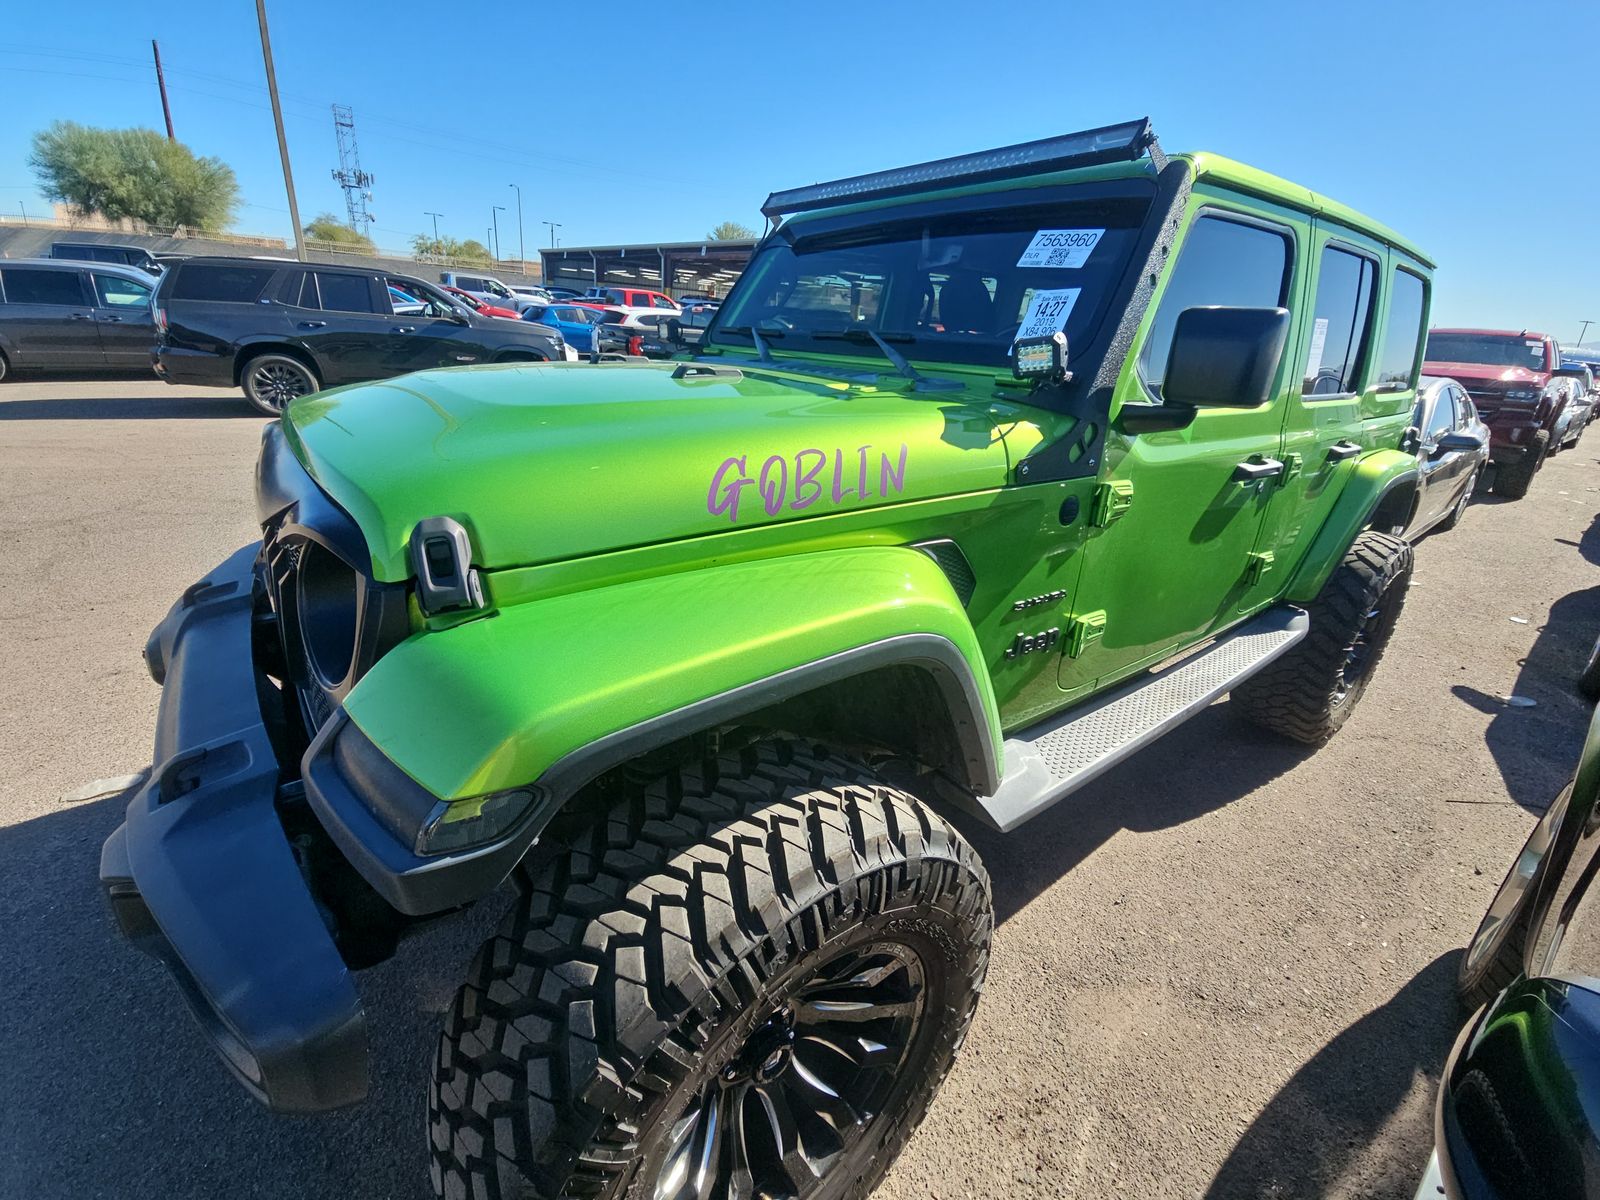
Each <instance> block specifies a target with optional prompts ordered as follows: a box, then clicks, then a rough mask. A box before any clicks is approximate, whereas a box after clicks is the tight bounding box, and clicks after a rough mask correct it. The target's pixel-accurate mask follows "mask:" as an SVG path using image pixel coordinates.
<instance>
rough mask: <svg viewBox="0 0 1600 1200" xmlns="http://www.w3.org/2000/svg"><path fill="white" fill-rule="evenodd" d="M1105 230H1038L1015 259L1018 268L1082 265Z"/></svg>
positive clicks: (1087, 259)
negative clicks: (1020, 254) (1020, 255)
mask: <svg viewBox="0 0 1600 1200" xmlns="http://www.w3.org/2000/svg"><path fill="white" fill-rule="evenodd" d="M1105 232H1106V231H1105V230H1104V229H1041V230H1039V232H1038V233H1036V234H1034V235H1033V241H1031V242H1029V243H1028V248H1027V249H1026V250H1024V251H1023V252H1022V257H1021V258H1019V259H1017V266H1019V267H1066V268H1072V267H1081V266H1083V264H1084V263H1086V262H1088V261H1089V255H1090V254H1092V253H1093V252H1094V248H1095V247H1096V246H1098V245H1099V244H1100V239H1101V238H1102V237H1104V236H1105Z"/></svg>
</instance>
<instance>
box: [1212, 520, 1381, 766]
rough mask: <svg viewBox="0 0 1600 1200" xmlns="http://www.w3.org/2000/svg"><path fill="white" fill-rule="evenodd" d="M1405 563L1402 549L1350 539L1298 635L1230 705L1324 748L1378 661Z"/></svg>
mask: <svg viewBox="0 0 1600 1200" xmlns="http://www.w3.org/2000/svg"><path fill="white" fill-rule="evenodd" d="M1411 563H1412V556H1411V545H1410V543H1409V542H1406V541H1404V540H1403V539H1401V538H1398V537H1394V536H1392V535H1390V534H1387V533H1378V532H1376V531H1375V530H1368V531H1367V532H1365V533H1363V534H1361V535H1360V536H1358V537H1357V538H1356V540H1355V541H1354V542H1352V543H1351V545H1350V549H1348V550H1346V551H1345V555H1344V559H1343V561H1341V562H1340V564H1339V565H1338V566H1337V567H1336V568H1334V572H1333V574H1332V575H1331V576H1329V577H1328V582H1327V583H1325V584H1323V586H1322V591H1321V592H1320V593H1318V595H1317V598H1316V599H1315V600H1313V601H1312V602H1311V603H1310V604H1308V605H1306V612H1307V615H1309V616H1310V618H1311V628H1310V630H1309V631H1308V632H1307V633H1306V636H1305V637H1303V638H1301V639H1300V641H1299V642H1297V643H1296V644H1295V645H1294V647H1293V648H1292V649H1290V650H1289V652H1288V653H1286V654H1285V655H1283V657H1281V658H1279V659H1278V660H1277V661H1276V662H1274V663H1272V664H1271V665H1269V666H1268V667H1266V668H1265V669H1264V670H1262V671H1260V672H1258V673H1257V674H1255V675H1252V676H1251V677H1250V678H1249V679H1247V680H1245V681H1244V683H1242V684H1240V685H1239V686H1238V687H1237V688H1235V689H1234V691H1233V702H1234V703H1235V704H1237V705H1239V707H1240V709H1241V710H1242V711H1243V713H1244V715H1245V716H1246V717H1248V718H1249V719H1250V720H1251V721H1254V722H1255V723H1256V724H1257V725H1261V726H1264V727H1265V728H1267V729H1270V730H1272V731H1273V732H1275V733H1281V734H1283V735H1284V736H1285V737H1290V738H1293V739H1294V740H1295V741H1297V742H1305V743H1306V744H1307V745H1311V746H1320V745H1321V744H1322V743H1323V742H1326V741H1327V740H1328V739H1329V738H1331V737H1332V736H1333V735H1334V734H1335V733H1337V732H1338V731H1339V729H1340V727H1341V726H1343V725H1344V723H1345V721H1346V720H1347V719H1348V718H1349V716H1350V712H1351V710H1352V709H1354V708H1355V706H1356V702H1357V701H1358V700H1360V699H1361V695H1362V693H1363V692H1364V691H1366V687H1367V683H1368V681H1369V680H1370V679H1371V678H1372V673H1373V672H1374V671H1375V670H1377V667H1378V663H1379V661H1380V660H1381V659H1382V658H1383V651H1384V648H1385V647H1386V646H1387V645H1388V644H1389V635H1390V634H1391V633H1393V632H1394V625H1395V621H1396V620H1397V619H1398V618H1399V616H1400V609H1401V606H1402V605H1403V604H1404V603H1405V596H1406V589H1407V588H1408V587H1410V585H1411ZM1357 666H1359V673H1357V671H1356V670H1354V669H1353V668H1356V667H1357Z"/></svg>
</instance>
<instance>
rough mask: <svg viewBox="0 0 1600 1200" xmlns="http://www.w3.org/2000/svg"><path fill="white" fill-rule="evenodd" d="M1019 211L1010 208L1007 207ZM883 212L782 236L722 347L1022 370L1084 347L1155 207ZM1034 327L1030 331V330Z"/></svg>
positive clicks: (757, 268) (758, 261)
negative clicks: (1032, 361)
mask: <svg viewBox="0 0 1600 1200" xmlns="http://www.w3.org/2000/svg"><path fill="white" fill-rule="evenodd" d="M1001 200H1009V201H1010V203H1009V205H1008V206H1001V204H999V203H997V201H1001ZM965 203H967V204H973V203H983V204H984V205H985V207H984V208H982V209H977V210H974V209H971V208H968V209H965V210H956V211H951V210H950V207H949V203H948V202H944V203H943V204H940V205H938V206H937V208H938V210H937V211H935V205H934V204H932V203H929V204H926V205H923V206H921V207H922V208H923V209H924V210H925V211H924V212H921V213H917V212H907V211H903V210H901V211H889V212H871V213H860V214H853V215H851V216H849V217H844V218H835V219H832V220H830V219H827V218H822V219H819V220H815V221H797V222H794V223H793V225H792V226H783V227H780V228H779V230H778V232H777V234H776V235H775V236H774V237H773V238H772V239H770V240H769V241H768V242H767V243H766V244H765V245H764V246H763V247H762V248H761V249H760V250H759V251H758V252H757V254H756V257H755V259H754V260H753V261H752V262H751V264H750V266H749V268H748V269H746V271H745V273H744V275H743V277H742V278H741V279H740V281H739V283H738V285H737V286H736V287H735V289H734V291H733V294H732V295H731V296H730V297H729V298H728V302H727V303H726V304H724V305H723V306H722V310H721V312H720V313H719V314H718V315H717V318H716V321H715V323H714V325H713V326H712V329H711V331H710V334H709V339H708V340H709V341H710V342H711V343H712V344H721V345H728V346H747V347H748V346H751V345H754V344H755V341H756V338H759V339H760V340H761V342H763V343H769V344H770V348H771V349H772V350H774V351H777V350H783V351H801V352H809V353H817V354H840V355H855V356H857V357H862V358H874V359H878V360H879V361H882V360H883V351H882V349H881V347H880V346H879V345H878V343H877V341H876V340H874V338H873V337H872V336H871V335H872V334H877V335H878V337H879V338H881V339H882V340H883V341H885V342H888V343H892V344H893V345H894V346H895V348H896V349H898V350H899V351H900V352H901V353H902V354H904V355H905V357H906V358H908V359H913V360H916V361H919V362H949V363H961V364H968V365H977V366H989V367H1000V368H1006V369H1009V367H1010V354H1011V346H1012V343H1013V342H1014V341H1015V340H1016V339H1017V337H1018V336H1020V335H1021V334H1022V333H1023V332H1024V331H1025V332H1026V333H1027V334H1028V335H1029V336H1033V335H1037V334H1039V333H1041V332H1043V333H1050V332H1053V331H1055V330H1057V329H1062V328H1065V330H1066V334H1067V340H1068V344H1069V346H1074V345H1084V344H1086V343H1087V341H1088V340H1089V339H1090V338H1091V337H1092V336H1093V334H1094V333H1095V331H1096V329H1097V328H1098V327H1099V325H1100V322H1101V321H1102V320H1103V319H1104V318H1105V316H1106V309H1107V307H1108V306H1109V304H1110V298H1111V295H1112V293H1113V292H1114V291H1115V290H1116V285H1117V283H1118V281H1119V280H1120V279H1121V278H1122V274H1123V271H1124V269H1125V268H1126V266H1127V262H1128V258H1129V256H1130V255H1131V253H1132V251H1133V247H1134V244H1135V242H1136V241H1137V239H1138V236H1139V227H1140V225H1141V223H1142V222H1143V220H1144V218H1145V214H1146V212H1147V211H1148V208H1149V203H1148V201H1147V200H1145V199H1128V198H1118V199H1114V200H1105V199H1096V200H1080V201H1071V200H1057V201H1054V202H1048V203H1041V202H1038V201H1034V202H1031V203H1029V202H1027V199H1026V197H1023V198H1022V201H1021V202H1019V198H1018V197H1017V195H1016V194H1011V195H1009V196H1006V197H997V196H993V195H987V196H982V197H979V198H977V199H976V200H973V199H968V200H966V201H965ZM1024 327H1026V329H1025V330H1024Z"/></svg>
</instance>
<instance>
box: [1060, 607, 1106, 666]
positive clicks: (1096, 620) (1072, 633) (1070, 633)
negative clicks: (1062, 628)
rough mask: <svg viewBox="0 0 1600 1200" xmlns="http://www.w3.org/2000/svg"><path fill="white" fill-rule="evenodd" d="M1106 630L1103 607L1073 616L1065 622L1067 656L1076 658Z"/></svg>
mask: <svg viewBox="0 0 1600 1200" xmlns="http://www.w3.org/2000/svg"><path fill="white" fill-rule="evenodd" d="M1105 631H1106V613H1105V609H1098V610H1096V611H1095V612H1091V613H1084V614H1083V615H1082V616H1078V617H1073V618H1072V620H1071V621H1070V622H1068V624H1067V657H1068V658H1077V657H1078V655H1080V654H1082V653H1083V652H1084V651H1085V650H1087V649H1088V648H1089V643H1090V642H1093V641H1095V640H1096V639H1098V638H1099V637H1100V635H1101V634H1103V633H1105Z"/></svg>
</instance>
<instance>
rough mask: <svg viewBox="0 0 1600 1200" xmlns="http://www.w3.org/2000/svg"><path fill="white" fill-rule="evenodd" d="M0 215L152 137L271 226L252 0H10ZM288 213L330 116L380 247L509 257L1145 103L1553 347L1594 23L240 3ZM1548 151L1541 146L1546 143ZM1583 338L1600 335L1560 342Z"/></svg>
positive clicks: (1405, 3) (1388, 13)
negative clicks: (447, 236) (1335, 205)
mask: <svg viewBox="0 0 1600 1200" xmlns="http://www.w3.org/2000/svg"><path fill="white" fill-rule="evenodd" d="M10 7H11V9H12V11H10V12H8V14H7V17H6V22H5V25H6V29H5V38H4V41H3V44H0V113H4V114H5V118H4V120H3V121H0V207H3V209H4V210H5V211H6V212H10V213H15V212H17V211H18V207H19V205H26V206H27V208H28V210H29V211H30V212H43V211H45V210H46V204H45V201H44V199H43V198H42V197H41V196H40V195H39V193H38V190H37V187H36V185H35V184H34V182H33V178H32V175H31V173H30V171H29V169H28V167H27V153H28V144H29V139H30V137H31V136H32V134H33V132H34V131H35V130H37V129H39V128H42V127H43V126H44V125H46V124H48V123H49V122H50V121H51V120H54V119H57V118H64V119H69V120H75V121H79V122H83V123H87V124H96V125H113V126H125V125H147V126H150V127H152V128H159V127H160V124H161V111H160V105H159V100H158V97H157V93H156V90H155V83H154V75H153V71H152V69H151V67H150V38H151V36H152V35H154V36H158V37H159V38H160V39H161V52H162V58H163V61H164V63H165V65H166V68H167V79H168V86H169V90H170V92H171V98H172V106H173V117H174V121H175V124H176V127H177V133H178V137H179V138H180V139H181V140H183V141H185V142H187V143H188V144H189V145H191V146H192V147H193V148H194V149H195V150H196V151H197V152H198V153H201V154H212V155H216V156H218V157H220V158H222V159H224V160H225V161H227V162H228V163H229V164H230V165H231V166H232V167H233V168H234V170H235V171H236V172H237V174H238V176H239V182H240V185H241V188H242V191H243V195H244V200H245V201H246V205H245V207H243V208H241V209H240V212H239V215H238V217H237V219H236V221H235V226H236V228H237V229H239V230H240V231H242V232H257V233H270V234H278V235H282V234H285V233H287V232H288V229H289V217H288V206H287V202H286V200H285V198H284V191H283V182H282V176H281V174H280V172H279V168H278V159H277V147H276V144H275V142H274V140H273V134H272V121H271V113H270V109H269V108H268V104H267V98H266V91H265V83H264V77H263V73H262V67H261V55H260V44H259V40H258V37H257V32H256V22H255V9H254V5H253V3H251V2H250V0H204V2H202V0H161V2H159V3H155V4H147V5H132V4H126V3H122V2H120V0H117V2H108V0H85V2H83V3H78V4H63V5H59V6H54V5H44V4H16V5H12V6H10ZM268 11H269V16H270V18H271V21H272V37H273V48H274V51H275V54H276V58H277V66H278V80H279V87H280V89H281V92H282V95H283V100H284V109H285V114H284V115H285V123H286V127H287V131H288V138H289V149H290V153H291V155H292V159H293V163H294V169H295V180H296V184H297V187H298V189H299V195H300V209H301V214H302V217H303V218H304V219H306V220H309V219H310V218H311V217H312V216H313V215H315V214H316V213H318V212H321V211H325V210H326V211H332V212H335V213H340V214H342V213H343V198H342V196H341V194H340V192H339V191H338V189H337V187H336V186H335V184H334V182H333V180H332V178H331V177H330V172H331V171H332V169H333V168H334V167H335V166H336V165H337V157H336V151H335V143H334V130H333V124H332V118H331V115H330V112H329V105H331V104H333V103H335V102H338V103H343V104H348V105H351V106H352V107H353V108H354V110H355V117H356V126H357V132H358V134H359V138H360V147H361V156H362V165H363V166H364V167H365V168H366V169H367V170H368V171H370V172H372V173H373V174H374V175H375V176H376V178H377V182H376V185H375V187H374V189H373V192H374V198H373V202H372V211H373V213H374V214H375V216H376V218H377V220H376V224H375V229H374V235H375V237H376V239H377V241H378V243H379V244H380V245H382V246H391V247H402V246H404V245H405V244H406V242H407V240H408V239H409V238H410V236H411V235H413V234H415V233H417V232H420V231H423V230H426V229H430V228H431V226H432V218H430V217H427V216H424V213H425V212H426V211H428V210H433V211H437V212H440V213H443V214H445V215H444V217H443V218H442V220H441V221H440V229H441V231H448V232H449V233H451V234H454V235H455V236H457V237H476V238H478V239H480V240H482V239H483V238H484V237H485V232H486V230H487V228H488V227H489V225H490V223H491V208H492V206H494V205H503V206H505V209H506V211H504V212H501V213H500V214H499V220H500V244H501V248H502V250H503V251H504V252H505V253H506V254H508V255H511V254H514V253H515V252H516V249H517V229H516V222H517V212H516V193H515V192H514V191H513V189H512V188H511V187H510V184H512V183H516V184H519V185H521V188H522V197H523V218H524V229H525V236H526V241H527V246H528V249H529V253H530V254H531V253H532V252H533V249H534V248H535V247H536V246H541V245H545V244H547V238H548V235H547V233H546V231H545V228H544V226H543V225H542V224H540V222H541V221H544V220H553V221H559V222H561V223H562V228H561V229H560V230H559V236H560V238H561V240H562V243H563V244H564V245H583V244H586V243H590V242H610V243H617V242H643V241H651V240H655V239H666V240H676V239H691V238H697V237H700V236H702V235H703V234H704V233H705V231H706V230H707V229H708V228H710V227H711V226H712V225H714V224H715V223H716V222H718V221H720V220H723V219H727V218H731V219H736V220H741V221H743V222H745V223H746V224H749V225H752V226H757V227H759V225H760V223H761V221H760V217H759V214H758V211H757V210H758V208H759V205H760V203H761V201H762V199H763V198H764V197H765V196H766V194H767V192H768V191H770V190H773V189H775V188H780V187H787V186H792V185H795V184H800V183H807V182H811V181H813V180H816V179H825V178H832V177H836V176H841V175H848V174H853V173H856V172H860V171H867V170H875V169H879V168H883V167H888V166H897V165H901V164H903V163H908V162H916V161H921V160H924V159H929V158H936V157H941V156H943V155H948V154H954V153H960V152H962V151H966V150H973V149H979V148H983V147H987V146H994V145H1002V144H1005V143H1009V142H1017V141H1023V140H1027V139H1030V138H1037V137H1043V136H1046V135H1049V134H1052V133H1059V132H1062V131H1065V130H1068V129H1080V128H1085V127H1089V126H1094V125H1101V124H1107V123H1110V122H1114V121H1119V120H1124V119H1127V118H1129V117H1133V116H1142V115H1145V114H1149V115H1150V116H1151V117H1152V118H1153V119H1154V122H1155V127H1156V129H1157V131H1158V133H1159V134H1160V135H1161V139H1162V143H1163V145H1165V146H1166V147H1167V148H1168V149H1171V150H1176V149H1209V150H1214V151H1217V152H1219V153H1222V154H1227V155H1229V156H1231V157H1234V158H1238V159H1242V160H1244V161H1245V162H1248V163H1251V164H1252V165H1254V166H1258V167H1262V168H1265V169H1267V170H1270V171H1274V172H1277V173H1278V174H1281V175H1284V176H1287V177H1288V178H1290V179H1293V180H1295V181H1297V182H1300V183H1304V184H1306V185H1308V186H1310V187H1313V188H1316V189H1317V190H1319V191H1323V192H1326V193H1327V194H1329V195H1331V196H1333V197H1335V198H1337V199H1339V200H1342V201H1344V202H1345V203H1347V204H1350V205H1353V206H1354V207H1356V208H1358V209H1361V210H1363V211H1365V212H1367V213H1370V214H1371V215H1373V216H1374V217H1377V218H1378V219H1380V220H1382V221H1385V222H1387V223H1388V224H1390V225H1392V226H1394V227H1395V228H1397V229H1399V230H1401V231H1402V232H1403V233H1405V234H1407V235H1408V236H1409V237H1411V238H1412V239H1414V240H1415V241H1416V242H1418V243H1419V244H1421V245H1422V246H1423V247H1424V249H1426V250H1428V251H1429V252H1430V253H1431V254H1432V255H1433V256H1434V257H1436V258H1437V259H1438V261H1439V274H1438V290H1437V297H1436V301H1435V308H1434V315H1435V319H1436V320H1438V321H1440V322H1448V323H1452V324H1455V323H1462V324H1488V325H1509V326H1526V327H1537V328H1543V329H1547V330H1549V331H1550V332H1553V333H1554V334H1555V335H1556V336H1557V337H1558V338H1561V339H1563V340H1567V341H1571V340H1574V339H1575V338H1576V335H1577V332H1578V327H1579V324H1580V322H1581V320H1582V319H1583V318H1585V317H1591V318H1595V319H1597V320H1600V294H1597V292H1600V286H1597V282H1596V281H1597V278H1600V155H1596V154H1595V153H1594V151H1593V147H1594V146H1595V145H1596V141H1597V135H1600V4H1596V3H1594V2H1593V0H1547V2H1538V0H1534V2H1530V3H1523V4H1520V5H1517V6H1510V5H1506V4H1504V3H1499V2H1496V3H1489V2H1487V0H1456V2H1454V3H1417V2H1414V0H1387V2H1386V3H1368V2H1367V0H1354V2H1351V3H1344V4H1334V5H1330V4H1309V3H1292V2H1284V0H1280V2H1278V3H1256V2H1254V0H1250V2H1239V0H1230V2H1229V3H1227V4H1220V5H1198V4H1194V3H1193V2H1192V0H1189V2H1186V3H1170V4H1169V3H1138V4H1130V3H1105V4H1099V5H1092V6H1089V5H1081V4H1072V3H1065V2H1062V0H1056V2H1054V3H1043V4H1033V3H1005V4H998V5H995V4H991V5H974V4H973V3H972V2H971V0H961V2H960V3H948V2H946V0H924V2H922V3H901V2H899V0H878V2H876V3H874V2H871V0H868V2H866V3H863V2H861V0H856V2H855V3H851V4H846V3H836V2H834V0H814V2H813V3H810V4H807V5H799V6H796V5H789V6H778V7H774V6H771V5H757V4H750V3H743V4H733V3H727V4H722V3H713V2H702V3H699V4H681V3H680V4H673V5H651V4H631V5H624V6H622V7H621V8H616V7H614V6H608V5H589V4H559V3H550V4H543V3H540V4H495V5H473V4H465V5H455V6H444V5H440V4H438V3H436V2H435V3H428V4H423V3H411V2H410V0H391V2H387V3H383V4H377V5H361V6H345V5H339V4H328V3H326V0H319V2H317V3H311V2H309V0H269V4H268ZM1569 147H1570V149H1569ZM1589 341H1590V342H1591V343H1593V342H1600V337H1597V336H1595V334H1594V332H1593V331H1591V336H1590V338H1589Z"/></svg>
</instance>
